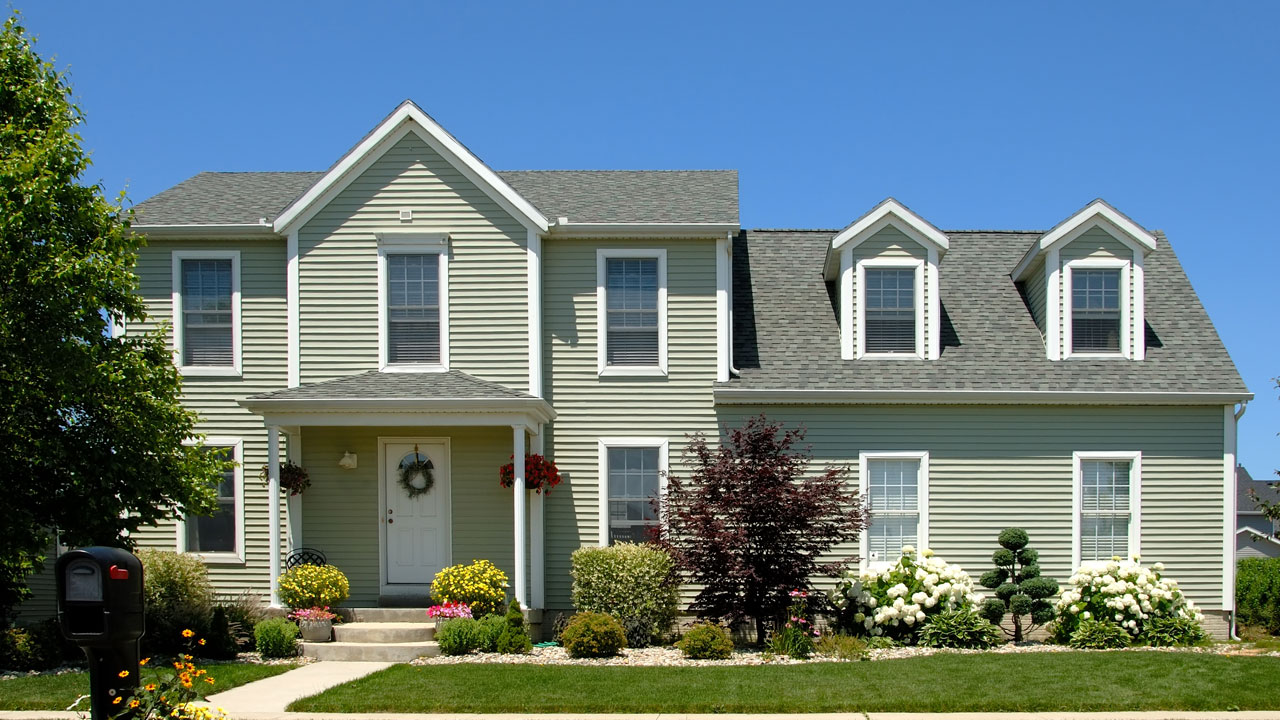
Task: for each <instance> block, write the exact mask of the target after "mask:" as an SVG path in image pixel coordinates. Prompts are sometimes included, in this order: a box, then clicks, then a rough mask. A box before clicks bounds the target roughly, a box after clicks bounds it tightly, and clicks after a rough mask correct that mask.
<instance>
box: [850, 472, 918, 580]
mask: <svg viewBox="0 0 1280 720" xmlns="http://www.w3.org/2000/svg"><path fill="white" fill-rule="evenodd" d="M859 470H860V474H861V477H862V493H863V497H864V498H866V500H867V503H868V504H869V506H870V508H871V525H870V527H868V528H867V529H866V530H865V531H864V532H863V538H864V539H863V542H862V557H863V559H864V560H865V561H867V562H881V561H891V560H894V559H896V558H897V557H898V555H899V553H900V552H901V551H902V548H903V547H904V546H907V545H911V546H914V547H916V548H917V549H919V548H922V547H923V546H924V545H926V544H927V542H928V473H929V455H928V453H864V454H863V455H862V456H861V458H860V462H859Z"/></svg>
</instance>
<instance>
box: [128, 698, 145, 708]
mask: <svg viewBox="0 0 1280 720" xmlns="http://www.w3.org/2000/svg"><path fill="white" fill-rule="evenodd" d="M141 704H142V703H140V702H138V701H137V700H130V701H129V707H131V708H136V707H138V706H139V705H141Z"/></svg>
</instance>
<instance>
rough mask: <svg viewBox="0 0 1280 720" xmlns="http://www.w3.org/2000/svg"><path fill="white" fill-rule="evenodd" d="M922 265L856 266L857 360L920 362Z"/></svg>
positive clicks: (867, 262) (866, 262) (882, 261)
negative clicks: (884, 358)
mask: <svg viewBox="0 0 1280 720" xmlns="http://www.w3.org/2000/svg"><path fill="white" fill-rule="evenodd" d="M924 274H925V261H923V260H911V259H909V258H907V259H903V258H868V259H863V260H859V261H858V262H857V292H856V295H857V330H858V332H857V338H858V340H857V357H860V358H861V357H865V356H871V357H888V358H916V357H918V358H922V357H925V350H924V347H923V346H924V338H925V334H924V323H925V317H924V297H923V294H922V293H923V291H924Z"/></svg>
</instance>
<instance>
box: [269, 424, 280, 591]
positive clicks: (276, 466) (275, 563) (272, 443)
mask: <svg viewBox="0 0 1280 720" xmlns="http://www.w3.org/2000/svg"><path fill="white" fill-rule="evenodd" d="M267 523H268V525H269V526H270V532H269V535H268V537H269V540H268V542H270V544H271V545H270V547H269V548H268V549H267V557H268V558H269V565H270V573H271V606H272V607H280V428H278V427H276V426H275V425H268V426H267Z"/></svg>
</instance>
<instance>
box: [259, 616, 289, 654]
mask: <svg viewBox="0 0 1280 720" xmlns="http://www.w3.org/2000/svg"><path fill="white" fill-rule="evenodd" d="M253 637H254V641H255V643H256V646H257V648H258V652H259V653H261V654H262V657H264V658H287V657H293V656H294V655H297V654H298V626H297V625H294V624H293V623H292V622H290V621H288V620H285V619H284V618H270V619H267V620H263V621H262V622H260V623H258V624H257V625H255V626H253Z"/></svg>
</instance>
